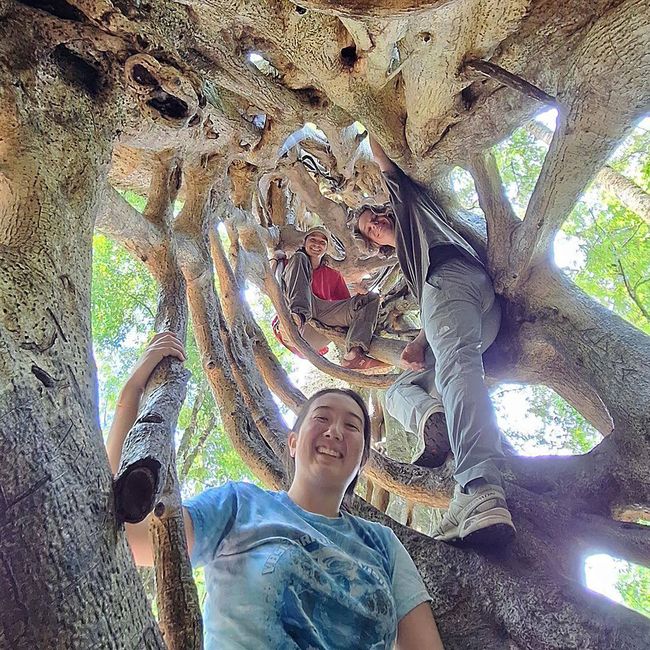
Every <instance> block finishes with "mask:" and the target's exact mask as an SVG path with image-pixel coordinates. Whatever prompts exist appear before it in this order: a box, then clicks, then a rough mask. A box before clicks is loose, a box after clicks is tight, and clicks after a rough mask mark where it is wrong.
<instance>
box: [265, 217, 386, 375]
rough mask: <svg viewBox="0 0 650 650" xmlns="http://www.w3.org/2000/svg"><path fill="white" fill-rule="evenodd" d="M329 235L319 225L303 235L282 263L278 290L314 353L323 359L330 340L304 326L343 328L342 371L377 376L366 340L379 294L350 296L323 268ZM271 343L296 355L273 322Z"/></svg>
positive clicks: (329, 269)
mask: <svg viewBox="0 0 650 650" xmlns="http://www.w3.org/2000/svg"><path fill="white" fill-rule="evenodd" d="M329 245H330V234H329V231H328V230H327V228H325V227H324V226H315V227H314V228H311V229H310V230H308V231H307V233H306V234H305V239H304V246H303V247H302V248H299V249H298V250H297V251H296V252H295V253H294V255H292V257H291V258H290V259H289V260H288V261H287V262H286V264H285V266H284V270H283V271H282V288H283V292H284V295H285V298H286V300H287V305H288V306H289V310H290V311H291V316H292V318H293V319H294V322H295V323H296V325H297V326H298V329H299V330H300V333H301V335H302V337H303V338H304V339H305V341H307V343H308V344H309V345H310V346H311V347H312V348H313V349H314V350H316V351H318V353H319V354H325V353H326V352H327V350H328V344H329V343H330V342H331V339H330V338H329V337H328V336H327V335H325V334H322V333H321V332H318V331H317V330H316V329H315V328H314V327H312V326H311V325H310V321H312V320H314V321H318V322H319V323H322V324H323V325H328V326H345V327H347V328H348V332H347V337H346V352H345V355H344V358H343V366H344V367H346V368H350V369H352V370H360V371H371V372H372V371H375V372H376V371H379V370H383V369H385V368H387V367H388V366H387V364H385V363H383V362H382V361H378V360H377V359H373V358H371V357H369V356H368V354H367V352H368V349H369V347H370V341H371V339H372V335H373V333H374V331H375V327H376V324H377V314H378V312H379V295H378V294H375V293H368V294H365V295H363V294H358V295H356V296H350V291H349V290H348V287H347V285H346V283H345V280H344V279H343V276H342V275H341V274H340V273H339V272H338V271H336V270H335V269H333V268H332V267H330V266H328V265H327V261H326V260H327V258H326V256H325V254H326V252H327V249H328V247H329ZM272 326H273V331H274V333H275V335H276V337H277V339H278V340H279V341H280V343H282V345H284V346H285V347H286V348H288V349H289V350H291V351H292V352H293V353H294V354H296V355H298V356H302V355H301V354H300V353H299V352H298V351H297V350H296V349H295V348H293V347H292V346H291V345H290V344H289V343H288V342H287V339H288V337H286V336H284V334H283V332H282V327H281V325H280V322H279V319H278V317H277V316H276V317H275V318H274V319H273V322H272Z"/></svg>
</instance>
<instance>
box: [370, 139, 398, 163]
mask: <svg viewBox="0 0 650 650" xmlns="http://www.w3.org/2000/svg"><path fill="white" fill-rule="evenodd" d="M368 142H369V143H370V150H371V151H372V157H373V158H374V159H375V162H376V163H377V165H378V166H379V169H381V171H382V172H390V171H394V170H395V169H398V167H397V165H396V164H395V163H394V162H393V161H392V160H391V159H390V158H389V157H388V155H387V154H386V152H385V151H384V148H383V147H382V146H381V145H380V144H379V142H377V140H375V138H374V137H373V136H372V135H370V133H368Z"/></svg>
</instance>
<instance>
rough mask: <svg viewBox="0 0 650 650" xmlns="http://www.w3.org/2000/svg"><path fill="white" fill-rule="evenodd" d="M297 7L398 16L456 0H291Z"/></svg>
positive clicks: (344, 13)
mask: <svg viewBox="0 0 650 650" xmlns="http://www.w3.org/2000/svg"><path fill="white" fill-rule="evenodd" d="M291 1H292V2H294V3H295V4H296V6H297V7H303V8H305V9H311V10H313V11H319V12H323V13H326V14H333V15H335V16H345V17H347V18H398V17H405V16H409V15H412V14H415V13H418V12H421V11H427V10H432V9H441V8H443V7H446V6H448V5H449V4H451V3H453V2H455V1H456V0H390V1H389V2H376V1H375V0H351V1H344V2H329V1H328V0H291Z"/></svg>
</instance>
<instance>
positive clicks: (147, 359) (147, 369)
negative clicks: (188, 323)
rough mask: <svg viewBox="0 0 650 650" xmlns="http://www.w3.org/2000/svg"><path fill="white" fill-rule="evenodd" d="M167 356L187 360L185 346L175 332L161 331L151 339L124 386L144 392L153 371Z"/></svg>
mask: <svg viewBox="0 0 650 650" xmlns="http://www.w3.org/2000/svg"><path fill="white" fill-rule="evenodd" d="M165 357H176V358H177V359H178V360H179V361H183V362H184V361H186V360H187V356H186V355H185V348H184V347H183V344H182V343H181V342H180V340H179V339H178V337H177V336H176V335H175V334H174V333H173V332H160V333H159V334H156V335H155V336H154V337H153V338H152V339H151V342H150V343H149V345H148V346H147V349H146V350H145V351H144V354H143V355H142V356H141V357H140V359H139V361H138V362H137V363H136V364H135V366H134V367H133V370H132V371H131V375H130V376H129V378H128V379H127V380H126V385H125V386H124V388H125V389H126V388H127V387H128V388H129V389H130V390H139V391H140V392H141V393H142V391H144V388H145V386H146V385H147V381H149V377H150V376H151V373H152V372H153V371H154V369H155V368H156V366H157V365H158V364H159V363H160V362H161V361H162V360H163V359H164V358H165Z"/></svg>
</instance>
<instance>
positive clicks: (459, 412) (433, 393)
mask: <svg viewBox="0 0 650 650" xmlns="http://www.w3.org/2000/svg"><path fill="white" fill-rule="evenodd" d="M420 309H421V313H420V317H421V321H422V327H423V328H424V331H425V333H426V337H427V342H428V344H429V349H428V350H427V353H426V358H425V362H426V366H427V367H426V369H425V370H421V371H407V372H404V373H402V374H401V375H400V377H399V379H398V380H397V381H396V382H395V383H394V384H393V385H392V386H391V387H390V388H389V389H388V390H387V391H386V408H387V410H388V412H389V413H390V414H391V415H392V416H393V417H394V418H395V419H396V420H398V421H399V422H400V423H401V424H402V426H404V428H405V429H407V430H408V431H411V432H413V433H415V434H417V436H418V444H419V447H420V448H419V449H418V450H417V451H416V456H419V455H420V453H422V451H423V450H424V425H425V423H426V421H427V419H428V418H429V416H430V415H431V414H432V413H437V412H444V413H445V417H446V420H447V429H448V432H449V442H450V445H451V449H452V451H453V453H454V456H455V458H456V472H455V474H454V478H455V479H456V481H457V482H458V483H459V484H460V486H461V487H465V485H467V483H469V481H471V480H472V479H475V478H483V479H485V480H486V481H488V483H493V484H496V485H499V484H500V483H501V471H500V467H501V465H502V462H503V458H504V456H503V451H502V448H501V432H500V430H499V427H498V426H497V422H496V416H495V412H494V407H493V406H492V402H491V400H490V396H489V394H488V390H487V387H486V386H485V382H484V372H483V359H482V354H483V352H484V351H485V350H486V349H487V348H488V347H489V346H490V345H491V344H492V343H493V342H494V339H495V338H496V336H497V333H498V331H499V326H500V324H501V309H500V306H499V303H498V302H497V301H496V300H495V296H494V289H493V287H492V282H491V281H490V278H489V277H488V275H487V274H486V273H485V271H484V270H483V269H482V268H481V267H480V266H478V264H474V263H472V262H470V261H468V260H466V259H463V258H454V259H451V260H448V261H446V262H443V263H442V264H441V265H440V266H437V267H435V268H434V269H433V271H432V272H430V274H429V277H428V278H427V281H426V283H425V285H424V288H423V290H422V304H421V307H420Z"/></svg>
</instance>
